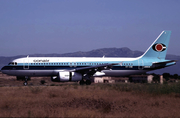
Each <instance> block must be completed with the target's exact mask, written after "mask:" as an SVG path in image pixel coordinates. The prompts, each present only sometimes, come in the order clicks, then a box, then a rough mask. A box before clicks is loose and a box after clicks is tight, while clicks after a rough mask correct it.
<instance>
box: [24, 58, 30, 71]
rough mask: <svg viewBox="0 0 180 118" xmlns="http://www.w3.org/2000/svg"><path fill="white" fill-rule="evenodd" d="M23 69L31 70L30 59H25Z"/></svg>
mask: <svg viewBox="0 0 180 118" xmlns="http://www.w3.org/2000/svg"><path fill="white" fill-rule="evenodd" d="M23 68H24V69H26V70H27V69H29V59H28V57H27V58H25V59H24V63H23Z"/></svg>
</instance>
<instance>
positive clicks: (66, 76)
mask: <svg viewBox="0 0 180 118" xmlns="http://www.w3.org/2000/svg"><path fill="white" fill-rule="evenodd" d="M80 80H82V75H81V74H80V73H77V72H69V71H62V72H59V75H58V76H55V77H51V81H55V82H67V81H80Z"/></svg>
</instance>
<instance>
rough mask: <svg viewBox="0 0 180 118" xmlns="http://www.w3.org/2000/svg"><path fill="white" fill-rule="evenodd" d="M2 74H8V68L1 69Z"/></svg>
mask: <svg viewBox="0 0 180 118" xmlns="http://www.w3.org/2000/svg"><path fill="white" fill-rule="evenodd" d="M1 72H2V73H4V74H6V72H7V69H6V66H4V67H2V68H1Z"/></svg>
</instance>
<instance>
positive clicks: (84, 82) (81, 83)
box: [79, 80, 91, 85]
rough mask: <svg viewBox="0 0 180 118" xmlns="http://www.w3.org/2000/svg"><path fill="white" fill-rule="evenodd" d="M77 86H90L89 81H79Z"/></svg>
mask: <svg viewBox="0 0 180 118" xmlns="http://www.w3.org/2000/svg"><path fill="white" fill-rule="evenodd" d="M79 84H80V85H84V84H86V85H90V84H91V80H86V81H84V80H81V81H80V82H79Z"/></svg>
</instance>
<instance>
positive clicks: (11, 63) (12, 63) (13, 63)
mask: <svg viewBox="0 0 180 118" xmlns="http://www.w3.org/2000/svg"><path fill="white" fill-rule="evenodd" d="M8 65H17V62H10V63H9V64H8Z"/></svg>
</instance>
